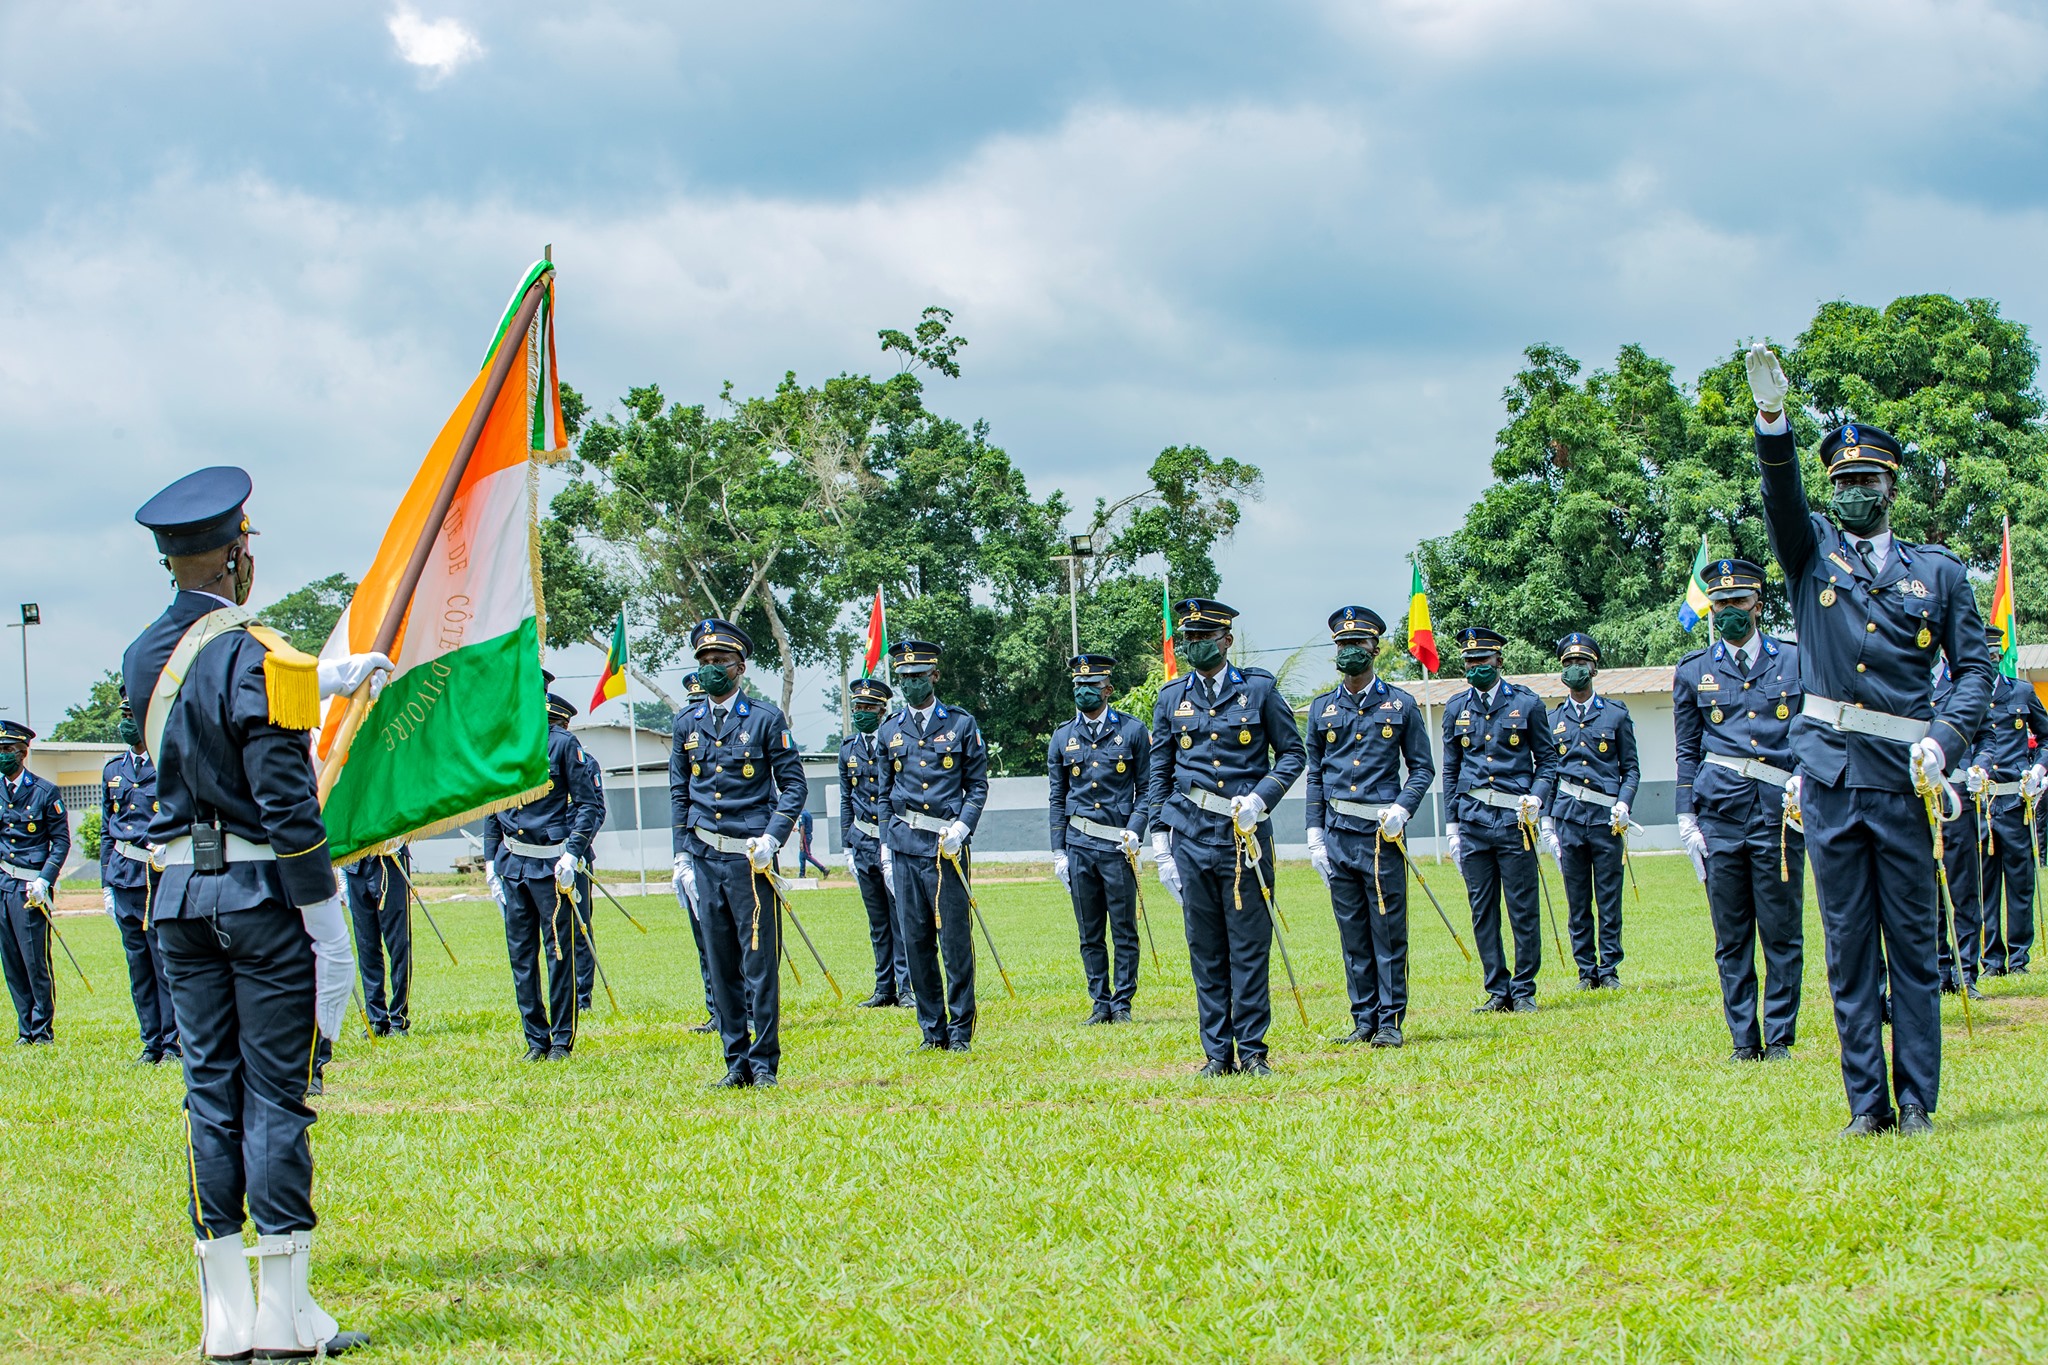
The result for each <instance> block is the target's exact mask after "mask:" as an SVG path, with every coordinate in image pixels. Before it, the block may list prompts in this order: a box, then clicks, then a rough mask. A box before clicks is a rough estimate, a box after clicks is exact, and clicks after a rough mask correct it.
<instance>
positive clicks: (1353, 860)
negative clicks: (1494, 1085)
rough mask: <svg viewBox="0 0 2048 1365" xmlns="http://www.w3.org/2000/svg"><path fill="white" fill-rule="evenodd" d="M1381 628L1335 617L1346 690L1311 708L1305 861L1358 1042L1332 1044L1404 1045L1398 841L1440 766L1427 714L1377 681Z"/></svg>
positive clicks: (1355, 616) (1357, 618)
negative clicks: (1339, 946)
mask: <svg viewBox="0 0 2048 1365" xmlns="http://www.w3.org/2000/svg"><path fill="white" fill-rule="evenodd" d="M1386 629H1387V623H1386V621H1385V620H1384V619H1383V618H1382V617H1381V616H1380V614H1379V613H1378V612H1376V611H1374V610H1372V609H1371V608H1370V607H1356V606H1353V607H1339V608H1338V609H1337V610H1336V611H1334V612H1332V613H1331V614H1330V638H1331V639H1332V640H1334V641H1336V643H1337V671H1338V672H1339V673H1341V674H1342V675H1343V676H1344V681H1343V682H1341V683H1339V684H1338V685H1337V686H1335V687H1333V688H1331V689H1330V690H1329V691H1327V692H1325V693H1323V695H1321V696H1320V697H1317V698H1316V699H1315V700H1314V701H1312V702H1310V703H1309V704H1308V860H1309V862H1310V864H1312V865H1313V866H1314V867H1315V870H1316V874H1317V875H1318V876H1320V877H1321V878H1322V879H1323V885H1324V886H1327V887H1328V888H1329V889H1330V909H1331V911H1332V912H1333V913H1334V914H1335V915H1336V917H1337V936H1338V938H1339V940H1341V942H1342V943H1343V947H1344V983H1345V986H1346V987H1347V988H1348V990H1349V993H1350V996H1351V1032H1349V1033H1346V1034H1344V1035H1342V1036H1341V1037H1339V1038H1337V1039H1336V1040H1335V1041H1337V1042H1339V1043H1370V1044H1372V1046H1374V1047H1400V1046H1401V1044H1402V1041H1403V1040H1402V1037H1401V1022H1402V1019H1403V1018H1404V1017H1405V1016H1406V1015H1407V1013H1408V865H1407V863H1406V861H1405V860H1404V859H1403V858H1402V856H1401V849H1400V847H1399V845H1397V844H1396V843H1395V842H1394V841H1395V840H1397V839H1399V838H1400V837H1401V832H1402V831H1403V830H1404V829H1406V828H1407V827H1408V821H1409V820H1410V819H1412V818H1413V817H1414V815H1415V812H1416V811H1417V810H1419V809H1420V808H1421V806H1422V798H1423V795H1424V794H1425V793H1426V792H1428V791H1429V784H1430V783H1431V782H1433V781H1435V780H1436V761H1435V760H1434V759H1432V758H1431V757H1430V753H1429V725H1428V722H1427V721H1426V720H1424V719H1423V715H1422V708H1421V707H1419V706H1417V705H1416V704H1415V699H1414V698H1413V697H1411V696H1409V695H1408V694H1407V693H1406V692H1404V691H1402V690H1401V689H1400V688H1398V687H1389V686H1388V685H1387V684H1386V682H1385V680H1383V679H1381V678H1376V677H1374V676H1373V657H1374V656H1375V655H1376V654H1378V653H1379V647H1380V636H1381V635H1383V634H1385V633H1386ZM1404 767H1405V768H1406V770H1407V775H1406V779H1405V780H1403V776H1402V769H1403V768H1404Z"/></svg>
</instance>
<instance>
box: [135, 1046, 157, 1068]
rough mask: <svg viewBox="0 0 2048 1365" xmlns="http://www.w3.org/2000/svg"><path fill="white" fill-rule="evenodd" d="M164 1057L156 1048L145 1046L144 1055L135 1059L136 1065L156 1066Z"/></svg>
mask: <svg viewBox="0 0 2048 1365" xmlns="http://www.w3.org/2000/svg"><path fill="white" fill-rule="evenodd" d="M163 1059H164V1054H163V1053H161V1052H158V1051H156V1050H155V1049H154V1048H144V1049H143V1050H142V1055H141V1056H140V1057H137V1058H136V1059H135V1065H137V1066H155V1065H156V1064H157V1063H158V1062H161V1061H162V1060H163Z"/></svg>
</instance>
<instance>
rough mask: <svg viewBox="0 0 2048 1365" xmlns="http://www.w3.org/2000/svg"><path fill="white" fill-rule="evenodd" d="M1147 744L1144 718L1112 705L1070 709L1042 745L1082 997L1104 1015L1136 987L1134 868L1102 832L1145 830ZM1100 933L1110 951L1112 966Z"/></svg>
mask: <svg viewBox="0 0 2048 1365" xmlns="http://www.w3.org/2000/svg"><path fill="white" fill-rule="evenodd" d="M1151 745H1152V736H1151V735H1150V734H1149V733H1147V731H1146V729H1145V723H1144V722H1143V721H1141V720H1139V719H1138V718H1137V717H1136V716H1127V715H1125V714H1124V713H1123V712H1121V711H1119V710H1117V709H1116V708H1115V707H1113V706H1105V707H1103V708H1102V714H1101V715H1099V716H1097V717H1096V718H1095V719H1094V720H1090V719H1088V717H1086V716H1084V715H1081V714H1079V713H1078V712H1077V713H1076V714H1075V716H1074V718H1073V719H1072V720H1070V721H1068V722H1067V723H1066V724H1065V725H1062V726H1060V727H1059V728H1058V729H1057V730H1054V731H1053V732H1052V739H1051V740H1050V741H1049V742H1048V743H1047V745H1046V752H1045V772H1046V781H1047V789H1048V791H1049V793H1050V796H1049V799H1048V810H1049V813H1050V816H1051V820H1052V851H1053V853H1054V854H1055V855H1057V854H1060V853H1065V854H1066V855H1067V892H1068V895H1069V897H1070V898H1071V899H1072V900H1073V902H1074V920H1075V923H1076V924H1077V925H1078V926H1079V929H1080V934H1081V971H1082V974H1083V975H1084V976H1086V978H1087V981H1088V998H1089V1000H1090V1001H1092V1002H1093V1003H1094V1004H1095V1005H1096V1007H1097V1008H1098V1009H1099V1010H1106V1011H1108V1012H1109V1013H1110V1014H1111V1015H1116V1014H1126V1015H1127V1014H1129V1013H1130V1009H1131V1001H1132V1000H1133V999H1135V998H1136V996H1137V993H1138V874H1137V871H1136V869H1135V868H1134V867H1133V866H1132V864H1131V859H1130V857H1129V856H1128V855H1126V854H1125V853H1124V851H1123V847H1122V844H1121V842H1120V841H1119V840H1118V839H1116V838H1114V837H1112V836H1110V835H1107V834H1105V833H1104V831H1105V830H1125V829H1127V830H1129V831H1130V832H1131V833H1133V834H1135V835H1137V836H1138V837H1139V838H1141V839H1142V838H1144V837H1145V826H1146V823H1147V821H1146V818H1145V814H1146V810H1147V807H1146V804H1145V774H1146V771H1147V765H1148V764H1149V762H1150V759H1151ZM1076 822H1079V823H1076ZM1105 936H1106V937H1107V939H1108V941H1109V944H1113V945H1114V947H1115V950H1116V957H1115V961H1114V964H1113V965H1112V962H1111V958H1110V954H1109V951H1108V945H1107V944H1105V941H1104V940H1105Z"/></svg>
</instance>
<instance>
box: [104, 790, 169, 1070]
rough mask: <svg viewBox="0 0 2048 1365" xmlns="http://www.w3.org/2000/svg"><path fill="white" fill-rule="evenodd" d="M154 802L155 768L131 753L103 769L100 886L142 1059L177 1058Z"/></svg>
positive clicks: (151, 1060) (154, 1060)
mask: <svg viewBox="0 0 2048 1365" xmlns="http://www.w3.org/2000/svg"><path fill="white" fill-rule="evenodd" d="M155 801H156V764H154V763H152V762H150V761H149V755H148V754H145V753H138V752H136V751H135V750H133V749H130V750H128V751H127V752H125V753H119V754H116V755H114V757H112V758H110V759H108V760H107V766H106V767H105V768H102V769H101V770H100V885H102V886H104V887H106V889H107V892H108V895H109V897H110V898H111V899H112V901H113V903H114V925H115V927H116V928H118V929H119V930H120V931H121V950H122V952H123V953H124V954H126V956H127V958H128V994H129V997H130V998H131V999H132V1000H133V1001H134V1002H135V1023H136V1027H137V1028H138V1029H140V1030H141V1033H142V1059H143V1060H144V1061H147V1062H156V1061H161V1060H162V1059H163V1058H164V1057H166V1056H176V1055H177V1054H178V1021H177V1015H176V1014H175V1013H174V1012H173V1011H172V1009H171V985H170V982H168V981H167V980H165V979H164V959H163V954H162V953H161V952H159V951H158V950H157V941H156V925H155V923H154V921H153V920H152V919H151V918H150V913H149V912H150V902H151V899H152V897H153V895H154V893H155V890H156V870H155V869H154V868H152V867H151V866H150V865H149V822H150V819H151V816H152V812H151V810H150V807H151V806H152V805H153V804H154V803H155Z"/></svg>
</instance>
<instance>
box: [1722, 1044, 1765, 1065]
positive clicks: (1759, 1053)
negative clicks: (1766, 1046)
mask: <svg viewBox="0 0 2048 1365" xmlns="http://www.w3.org/2000/svg"><path fill="white" fill-rule="evenodd" d="M1763 1059H1764V1054H1763V1049H1762V1048H1755V1047H1739V1048H1736V1049H1735V1051H1733V1052H1731V1053H1729V1054H1728V1060H1729V1061H1731V1062H1760V1061H1762V1060H1763Z"/></svg>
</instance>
